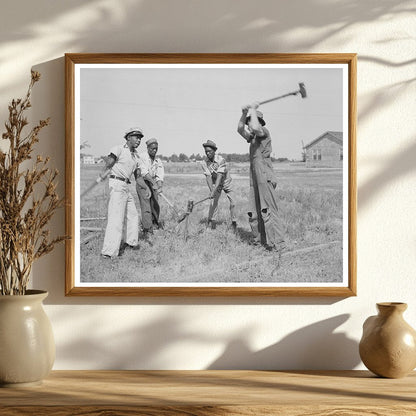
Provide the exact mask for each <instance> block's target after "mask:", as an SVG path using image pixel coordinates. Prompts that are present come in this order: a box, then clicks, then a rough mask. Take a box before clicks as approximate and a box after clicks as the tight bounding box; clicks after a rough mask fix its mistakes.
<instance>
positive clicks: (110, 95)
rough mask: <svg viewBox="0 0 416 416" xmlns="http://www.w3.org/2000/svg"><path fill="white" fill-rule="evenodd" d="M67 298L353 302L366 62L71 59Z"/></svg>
mask: <svg viewBox="0 0 416 416" xmlns="http://www.w3.org/2000/svg"><path fill="white" fill-rule="evenodd" d="M65 65H66V232H67V234H68V235H69V236H70V239H69V240H68V241H67V243H66V244H67V245H66V295H69V296H107V295H108V296H116V295H120V296H338V297H347V296H354V295H356V139H355V135H356V133H355V131H356V55H355V54H66V57H65Z"/></svg>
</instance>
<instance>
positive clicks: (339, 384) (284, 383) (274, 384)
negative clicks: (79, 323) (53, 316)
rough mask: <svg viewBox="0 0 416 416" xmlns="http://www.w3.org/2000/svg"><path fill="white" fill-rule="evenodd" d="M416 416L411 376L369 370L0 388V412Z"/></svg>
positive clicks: (118, 375) (194, 374) (124, 377)
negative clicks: (394, 376) (397, 376)
mask: <svg viewBox="0 0 416 416" xmlns="http://www.w3.org/2000/svg"><path fill="white" fill-rule="evenodd" d="M3 414H4V415H7V416H9V415H10V416H13V415H54V416H61V415H71V416H76V415H83V416H86V415H97V416H98V415H100V416H110V415H111V416H113V415H121V416H123V415H129V416H130V415H147V416H153V415H158V416H159V415H162V416H171V415H175V416H176V415H187V416H191V415H195V416H207V415H221V416H223V415H224V416H225V415H227V416H228V415H236V416H248V415H249V416H261V415H285V416H301V415H302V416H311V415H319V416H325V415H328V416H329V415H330V416H334V415H342V416H347V415H348V416H355V415H356V416H358V415H360V416H362V415H370V414H371V415H373V416H374V415H376V416H379V415H383V416H384V415H386V416H394V415H400V416H407V415H416V373H412V374H411V375H409V376H407V377H405V378H402V379H385V378H378V377H375V376H374V375H372V374H371V373H370V372H368V371H240V370H235V371H234V370H227V371H216V370H215V371H214V370H212V371H211V370H209V371H53V372H52V373H51V374H50V375H49V377H48V378H47V379H45V380H44V381H43V383H42V384H41V385H40V386H36V387H19V388H3V389H0V415H3Z"/></svg>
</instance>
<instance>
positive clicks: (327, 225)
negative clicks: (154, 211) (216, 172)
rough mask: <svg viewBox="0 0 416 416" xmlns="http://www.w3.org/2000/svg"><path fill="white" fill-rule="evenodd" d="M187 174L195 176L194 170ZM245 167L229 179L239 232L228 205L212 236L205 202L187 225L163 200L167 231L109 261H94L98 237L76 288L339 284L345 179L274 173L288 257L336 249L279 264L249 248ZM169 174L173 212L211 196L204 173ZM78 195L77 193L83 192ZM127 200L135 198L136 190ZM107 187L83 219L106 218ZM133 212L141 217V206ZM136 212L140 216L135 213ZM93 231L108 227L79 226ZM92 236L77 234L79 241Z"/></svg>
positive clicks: (91, 200) (85, 249) (89, 173)
mask: <svg viewBox="0 0 416 416" xmlns="http://www.w3.org/2000/svg"><path fill="white" fill-rule="evenodd" d="M185 165H186V166H185V167H187V166H188V165H190V166H192V168H193V169H195V166H197V169H198V170H197V172H199V167H198V165H197V164H185ZM246 168H247V169H248V167H247V166H240V174H239V175H235V177H234V179H233V189H234V194H235V200H236V201H235V202H236V206H237V222H238V231H237V233H233V231H232V229H231V228H230V218H229V204H228V199H227V198H226V196H225V195H223V196H222V197H221V199H220V204H219V213H218V214H219V215H218V226H217V229H216V230H207V229H206V217H207V214H208V206H209V201H206V202H204V203H201V204H199V205H197V206H195V208H194V210H193V212H192V213H191V215H190V216H189V219H188V230H187V237H188V238H186V239H185V235H184V234H185V222H182V223H181V224H178V223H177V217H176V215H175V213H174V212H173V211H172V210H171V209H170V208H169V207H168V206H167V205H166V204H165V203H164V201H163V200H161V208H162V210H161V218H162V219H163V220H164V222H165V227H164V230H156V231H155V232H154V234H153V236H151V238H150V239H149V241H145V240H142V241H140V244H141V248H140V250H139V251H126V252H124V253H123V255H122V256H120V257H119V258H117V259H115V260H113V261H104V260H102V259H101V258H100V257H99V254H100V251H101V246H102V240H103V235H104V233H103V232H98V233H96V235H95V237H94V238H93V239H92V240H90V241H89V242H88V243H86V244H83V245H82V247H81V250H80V258H81V280H82V281H90V282H94V281H99V282H163V283H169V282H305V281H306V282H307V281H313V282H332V281H340V280H341V279H342V245H341V241H342V192H341V184H342V176H341V172H340V171H336V170H328V171H320V172H317V171H312V170H300V171H299V170H296V171H290V169H289V170H288V169H285V171H284V172H278V176H279V177H280V179H279V185H278V189H277V191H278V195H279V209H280V216H281V219H282V221H283V223H284V225H285V237H286V242H287V247H288V250H290V251H293V250H295V253H296V250H298V249H301V248H305V247H310V246H314V245H317V244H322V243H329V242H339V243H338V244H336V243H335V244H332V245H330V246H328V247H325V248H321V249H318V250H315V251H311V252H308V253H303V254H294V255H290V253H289V255H285V256H284V257H282V258H281V259H279V258H278V256H277V255H276V254H274V253H271V252H268V251H266V250H265V249H263V248H262V247H258V246H253V245H251V244H250V229H249V225H248V221H247V211H248V190H249V181H248V176H247V175H244V174H243V173H241V172H244V170H245V169H246ZM192 172H193V171H192V169H191V168H189V172H178V173H179V174H168V175H167V177H166V180H165V186H164V194H165V195H166V196H167V197H168V199H169V200H171V201H172V202H173V203H174V204H175V206H176V207H177V208H178V209H180V210H182V211H185V210H186V205H187V201H188V200H190V199H192V200H193V201H194V202H196V201H198V200H200V199H202V198H204V197H205V196H207V195H208V188H207V186H206V183H205V178H204V176H203V175H202V173H198V174H192ZM96 175H97V167H95V166H91V167H88V168H86V169H83V171H82V175H81V177H82V181H81V188H85V187H87V186H88V184H89V183H91V182H92V181H93V180H94V178H95V177H96ZM81 191H82V189H81ZM132 192H133V194H135V191H134V186H133V185H132ZM107 198H108V189H107V184H101V185H99V186H97V187H96V188H95V189H94V190H93V191H92V192H91V194H90V195H88V196H87V197H85V198H84V199H83V200H82V203H81V213H80V215H81V217H82V218H85V217H102V216H106V211H107V206H106V204H107ZM136 204H137V207H138V209H139V204H138V200H137V198H136ZM139 211H140V209H139ZM82 225H83V226H85V225H87V226H90V227H100V226H101V227H102V228H103V229H104V227H105V221H102V220H94V221H86V222H84V221H83V222H82ZM87 235H89V232H88V231H81V239H82V238H84V237H85V236H87Z"/></svg>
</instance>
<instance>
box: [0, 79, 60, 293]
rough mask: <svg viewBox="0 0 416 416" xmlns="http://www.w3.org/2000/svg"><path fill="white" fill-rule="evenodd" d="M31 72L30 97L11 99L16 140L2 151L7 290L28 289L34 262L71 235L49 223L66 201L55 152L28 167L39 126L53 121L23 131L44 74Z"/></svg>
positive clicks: (1, 259) (10, 131) (1, 249)
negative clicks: (52, 232) (53, 163)
mask: <svg viewBox="0 0 416 416" xmlns="http://www.w3.org/2000/svg"><path fill="white" fill-rule="evenodd" d="M31 75H32V76H31V82H30V84H29V88H28V91H27V94H26V96H25V98H24V99H17V100H12V102H11V103H10V105H9V118H8V120H7V122H6V123H5V127H6V132H5V133H3V136H2V137H3V139H4V140H8V141H9V143H10V146H9V150H8V151H7V152H5V153H3V152H1V151H0V178H1V182H0V231H1V232H0V294H1V295H23V294H25V291H26V288H27V286H28V283H29V277H30V272H31V268H32V264H33V262H34V261H35V260H36V259H38V258H39V257H41V256H43V255H45V254H47V253H49V252H51V251H52V250H53V248H54V246H55V244H57V243H59V242H60V241H62V240H64V239H65V236H59V237H56V238H53V239H50V237H49V231H48V230H46V229H45V227H46V225H47V224H48V223H49V221H50V219H51V218H52V216H53V215H54V213H55V211H56V209H57V208H59V207H60V206H62V205H63V200H62V199H60V198H59V197H58V195H57V193H56V182H55V181H56V178H57V175H58V171H54V172H51V170H50V169H49V167H48V162H49V158H48V157H47V158H45V159H43V158H42V157H41V156H38V157H37V159H36V161H35V162H34V163H33V166H32V167H31V168H28V169H23V168H22V164H23V163H25V162H27V161H28V160H30V159H32V153H33V148H34V145H35V144H36V143H37V142H38V141H39V138H38V135H39V132H40V131H41V130H42V129H43V128H44V127H45V126H47V125H48V124H49V122H50V120H49V118H48V119H46V120H41V121H39V123H38V124H37V125H36V126H35V127H33V128H32V129H31V130H30V131H29V133H28V134H27V135H26V136H23V129H24V128H25V126H26V125H27V124H28V121H27V119H26V117H25V116H24V112H25V110H27V109H28V108H30V107H31V104H30V96H31V93H32V88H33V86H34V84H35V83H36V82H37V81H39V79H40V74H39V73H38V72H35V71H32V74H31ZM35 187H36V195H37V197H35V196H34V193H35ZM39 187H41V189H42V190H43V192H42V191H40V190H39Z"/></svg>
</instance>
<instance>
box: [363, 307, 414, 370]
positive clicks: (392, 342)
mask: <svg viewBox="0 0 416 416" xmlns="http://www.w3.org/2000/svg"><path fill="white" fill-rule="evenodd" d="M377 309H378V315H375V316H370V317H369V318H368V319H367V320H366V321H365V322H364V325H363V336H362V338H361V341H360V346H359V349H360V357H361V359H362V361H363V363H364V364H365V366H366V367H367V368H368V369H369V370H370V371H372V372H373V373H374V374H377V375H378V376H381V377H389V378H400V377H404V376H406V375H407V374H409V373H410V372H411V371H412V370H413V369H414V368H415V367H416V331H415V330H414V329H413V328H412V327H411V326H410V325H409V324H408V323H407V322H406V321H405V320H404V319H403V312H404V311H405V310H406V309H407V304H406V303H377Z"/></svg>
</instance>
